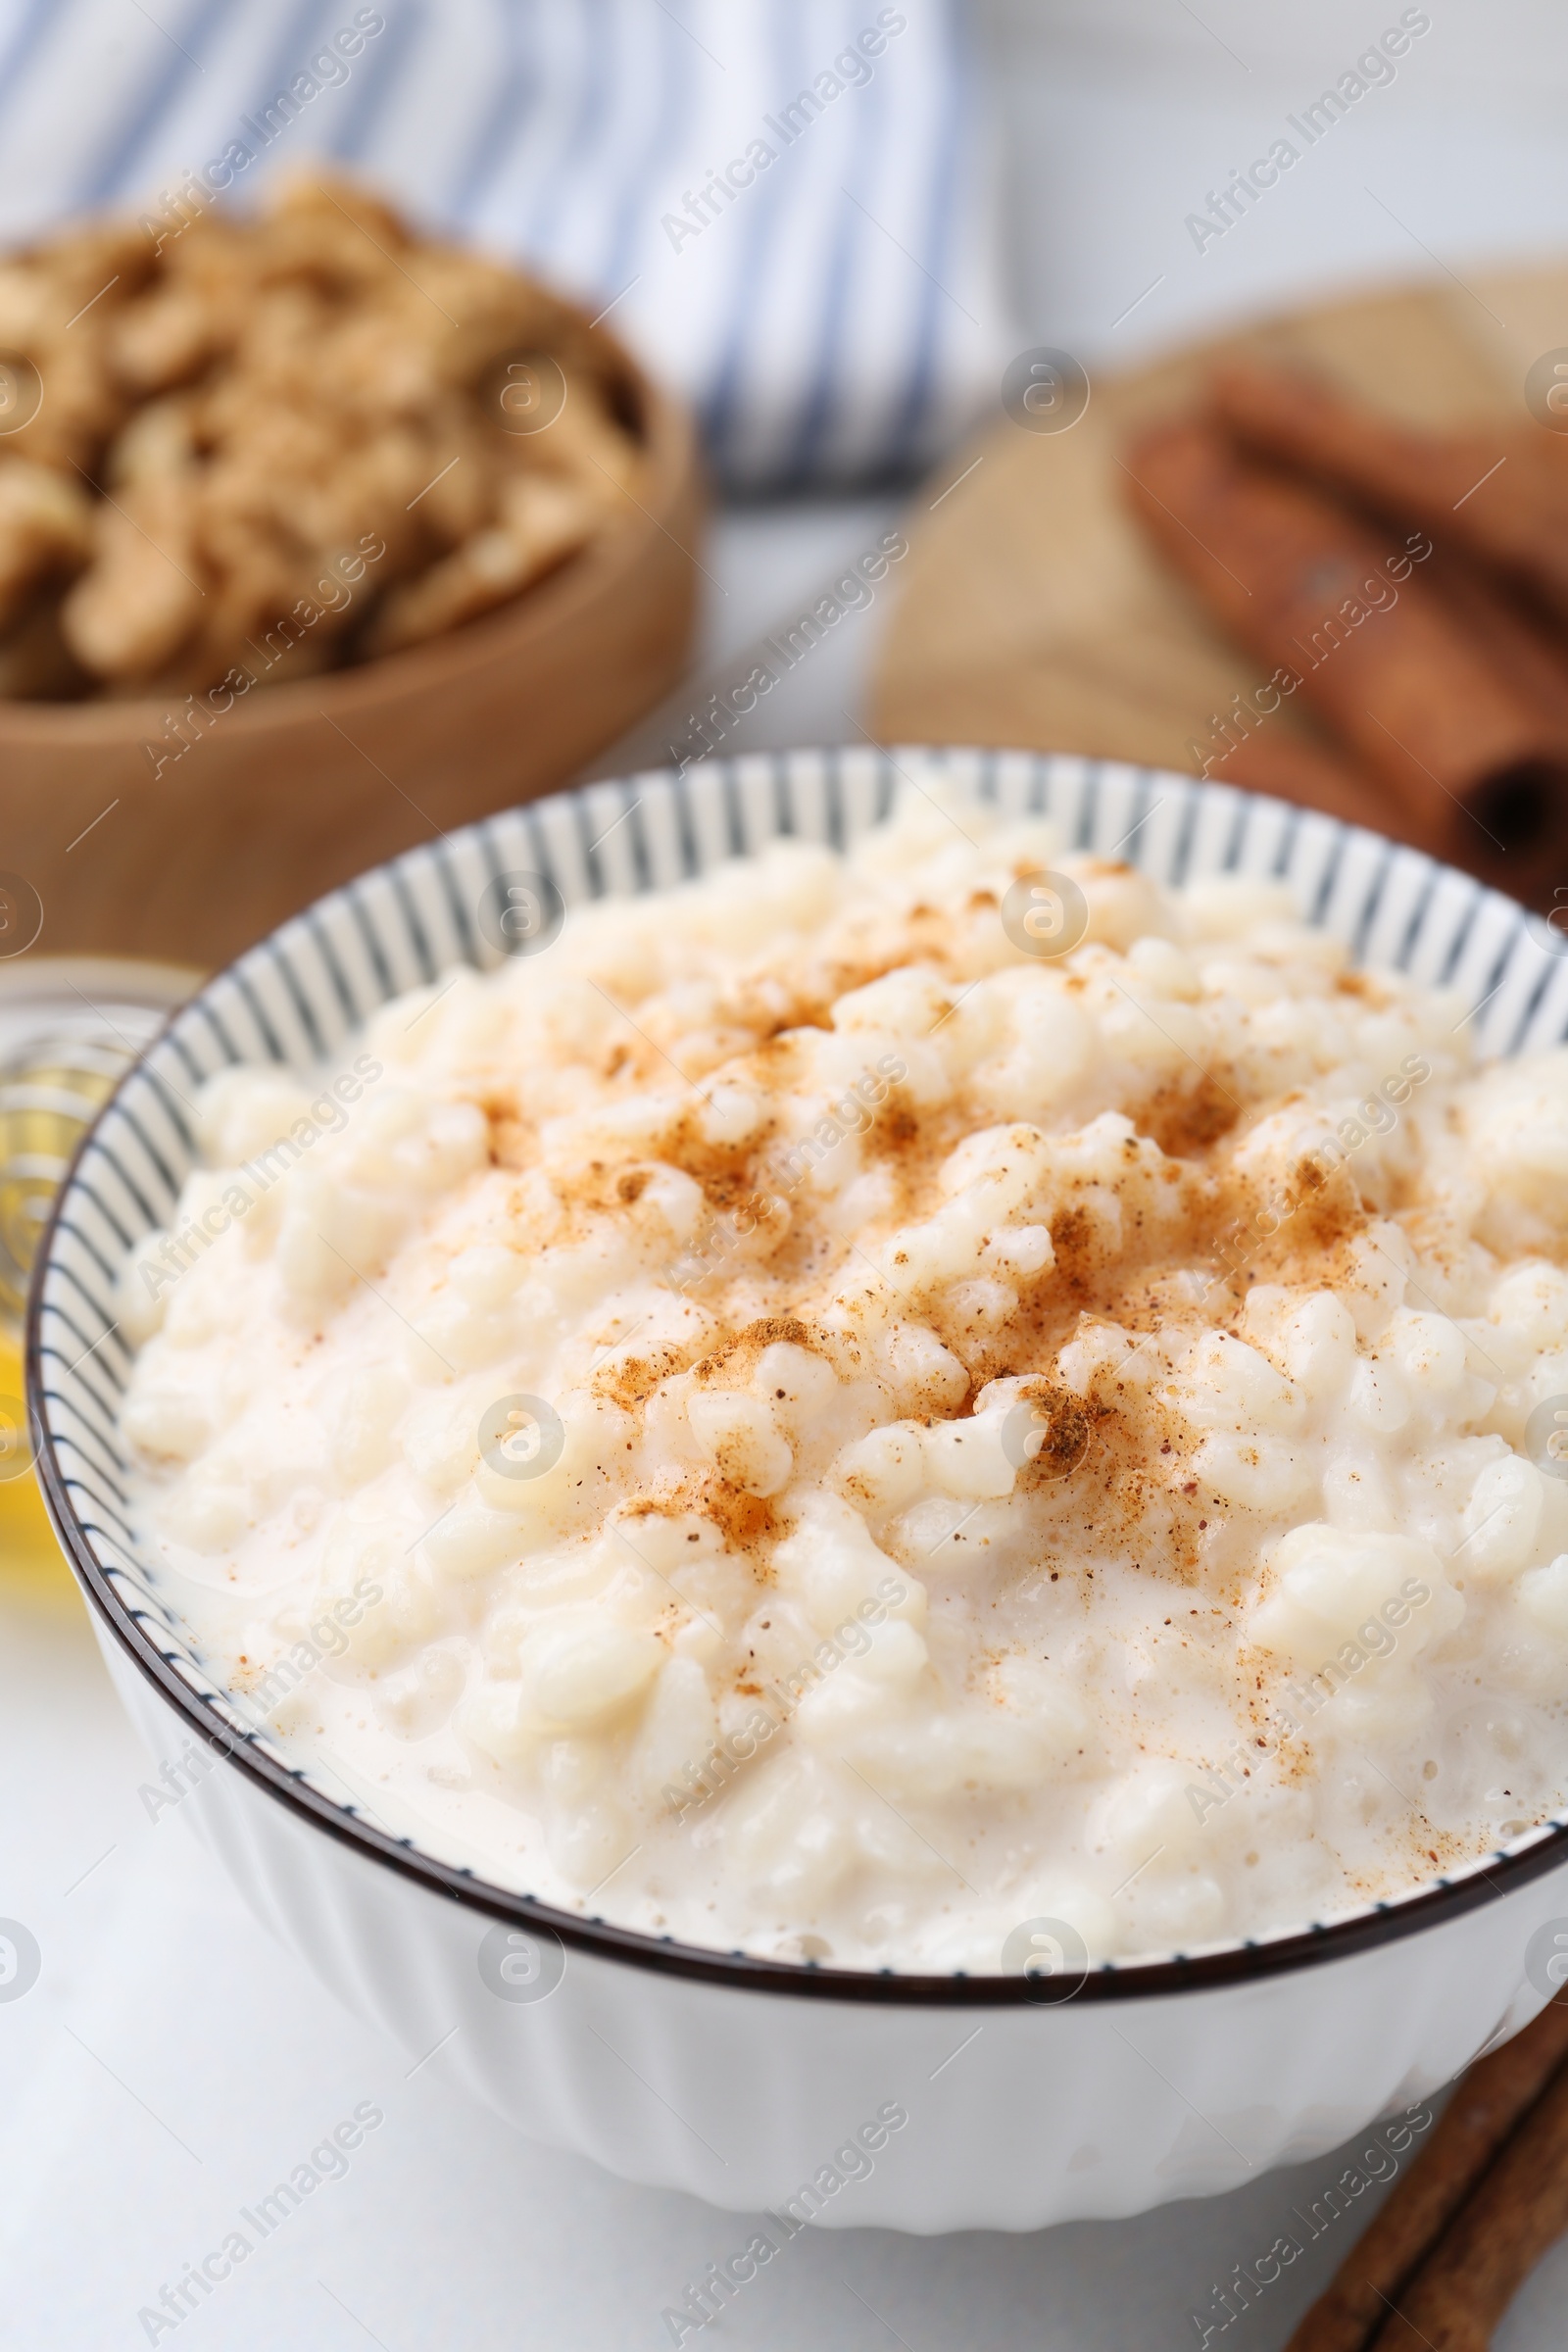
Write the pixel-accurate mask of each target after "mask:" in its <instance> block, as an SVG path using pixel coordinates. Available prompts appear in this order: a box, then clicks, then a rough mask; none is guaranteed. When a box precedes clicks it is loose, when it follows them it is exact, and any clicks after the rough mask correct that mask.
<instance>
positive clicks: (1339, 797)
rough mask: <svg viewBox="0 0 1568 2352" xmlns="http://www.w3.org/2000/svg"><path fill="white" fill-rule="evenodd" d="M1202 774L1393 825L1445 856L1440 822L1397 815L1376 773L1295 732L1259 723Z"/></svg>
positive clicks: (1305, 805)
mask: <svg viewBox="0 0 1568 2352" xmlns="http://www.w3.org/2000/svg"><path fill="white" fill-rule="evenodd" d="M1203 774H1204V776H1205V777H1206V778H1207V780H1208V781H1209V782H1210V783H1215V784H1237V785H1240V786H1241V787H1242V788H1243V789H1244V790H1245V791H1248V792H1266V793H1268V794H1270V795H1271V796H1272V797H1273V798H1274V799H1275V800H1276V801H1292V802H1294V803H1295V805H1296V806H1297V807H1298V808H1299V809H1321V810H1322V812H1323V814H1324V815H1325V816H1337V817H1338V818H1339V819H1340V821H1341V823H1342V824H1347V825H1370V826H1371V827H1372V828H1373V830H1374V831H1377V830H1382V831H1384V832H1388V831H1389V830H1390V828H1391V826H1395V827H1397V830H1398V831H1399V832H1400V834H1401V836H1402V838H1403V839H1404V840H1406V841H1408V842H1410V843H1412V844H1413V845H1414V847H1415V848H1417V849H1420V850H1427V851H1430V853H1431V854H1432V856H1433V857H1439V858H1440V857H1444V856H1446V854H1447V840H1446V832H1445V829H1444V827H1443V826H1442V825H1441V823H1439V824H1433V825H1431V826H1424V825H1423V824H1422V823H1420V822H1419V820H1417V819H1415V818H1412V817H1410V816H1409V815H1408V813H1405V814H1403V815H1400V814H1398V813H1397V811H1396V810H1395V809H1394V808H1393V807H1392V805H1391V804H1390V803H1389V802H1388V801H1387V799H1386V797H1385V795H1384V793H1383V791H1382V788H1381V787H1380V785H1379V783H1378V781H1377V779H1376V778H1375V777H1373V776H1369V775H1368V774H1367V773H1366V772H1365V770H1364V769H1360V768H1357V766H1356V765H1355V763H1354V761H1353V760H1350V759H1349V758H1348V757H1347V756H1344V755H1340V756H1336V754H1334V753H1333V752H1331V751H1320V750H1319V749H1318V747H1317V746H1316V744H1313V743H1307V742H1304V741H1303V740H1302V738H1301V737H1300V736H1299V735H1292V734H1287V733H1285V732H1283V731H1280V730H1274V731H1270V730H1269V729H1268V728H1267V727H1265V726H1259V727H1258V728H1257V730H1256V731H1255V732H1254V733H1252V734H1250V735H1249V736H1247V738H1246V739H1245V740H1244V741H1243V742H1241V743H1239V744H1237V746H1236V748H1235V749H1234V750H1233V751H1229V752H1226V753H1223V754H1222V755H1221V757H1220V758H1219V759H1217V760H1209V761H1208V762H1207V764H1206V765H1205V767H1204V769H1203Z"/></svg>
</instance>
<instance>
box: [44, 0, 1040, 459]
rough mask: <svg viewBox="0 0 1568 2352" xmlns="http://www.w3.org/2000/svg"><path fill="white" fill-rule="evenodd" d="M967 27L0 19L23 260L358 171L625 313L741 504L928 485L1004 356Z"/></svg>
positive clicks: (551, 5) (545, 14)
mask: <svg viewBox="0 0 1568 2352" xmlns="http://www.w3.org/2000/svg"><path fill="white" fill-rule="evenodd" d="M955 5H956V0H900V5H899V6H898V7H884V6H881V5H879V0H379V4H378V5H377V6H376V7H373V8H366V7H360V6H358V5H357V4H356V0H278V4H276V5H273V4H271V0H153V5H152V6H150V7H149V8H143V7H141V6H140V5H139V0H0V238H4V239H6V240H14V239H16V238H17V237H19V236H23V235H28V234H32V233H34V232H36V231H38V230H40V229H44V228H47V227H48V226H50V225H51V224H52V223H54V222H55V221H60V220H63V219H66V218H70V217H73V216H75V215H78V214H80V213H82V212H83V211H87V210H91V209H93V208H95V207H104V206H113V205H121V204H126V203H133V204H136V205H138V206H139V205H141V204H142V203H144V202H145V201H147V200H148V199H149V198H156V196H157V193H158V191H160V190H172V189H173V188H174V187H175V186H177V184H178V182H179V181H180V179H181V177H182V175H183V174H184V173H186V172H190V171H195V172H202V171H203V170H204V169H205V168H206V167H207V166H208V165H209V164H212V163H218V164H219V165H220V166H221V161H222V158H223V157H224V155H225V153H227V154H228V155H229V156H230V159H231V160H230V163H229V164H228V166H227V167H226V168H227V170H228V171H229V173H230V176H231V181H232V188H231V193H232V196H233V197H234V198H237V199H239V200H241V201H244V200H248V198H249V196H250V193H251V191H253V190H254V189H256V188H257V187H259V186H260V185H261V184H262V182H263V181H264V180H265V178H266V177H267V176H268V175H269V174H270V172H274V171H276V170H278V169H279V168H280V167H286V166H287V165H288V164H289V163H290V162H294V163H297V162H299V161H300V160H302V159H303V158H305V157H307V156H310V155H320V156H326V157H332V158H336V159H337V160H338V161H339V162H341V163H342V164H344V165H345V166H347V167H349V168H351V169H353V170H354V171H356V172H363V173H365V174H366V175H368V177H369V178H371V179H372V180H374V181H377V182H378V183H380V184H381V185H382V186H383V187H385V188H386V189H387V190H388V191H389V192H390V193H392V194H393V195H394V196H396V197H398V198H400V199H402V200H403V201H405V202H406V203H408V204H409V205H411V206H412V207H413V208H414V209H415V210H416V212H417V215H418V216H419V217H420V218H421V219H423V220H424V221H427V222H429V223H430V224H432V225H434V226H437V227H441V228H445V229H449V230H455V231H458V232H461V233H465V234H469V235H472V236H473V237H475V238H477V239H478V240H480V241H481V242H482V243H484V244H487V245H489V246H491V247H492V248H494V249H496V250H498V251H501V252H503V253H506V254H509V255H511V256H513V257H515V258H516V259H518V260H521V261H524V262H527V263H530V264H532V265H534V266H535V267H537V268H538V269H539V270H542V271H544V272H545V273H547V274H548V275H549V276H550V277H552V278H553V279H554V280H556V281H557V282H558V283H560V284H562V285H563V286H564V287H565V288H566V289H568V290H569V291H571V292H573V293H576V294H578V295H579V296H581V297H582V298H583V299H584V300H585V301H586V302H587V303H588V304H589V305H590V307H591V308H592V309H593V310H594V311H595V312H598V311H601V310H603V309H604V308H605V307H606V306H609V308H610V315H611V318H612V319H613V323H614V325H615V326H616V327H617V329H618V330H619V331H620V332H621V333H622V334H623V335H624V336H625V337H626V339H627V340H628V341H629V342H630V343H631V344H632V345H633V346H634V347H635V348H636V349H637V350H638V351H639V352H640V354H641V355H642V356H643V357H644V358H645V359H646V360H647V361H648V362H649V364H650V365H651V366H653V367H654V368H657V369H658V370H660V371H661V372H662V375H663V376H664V378H665V379H666V380H667V381H669V382H672V383H673V384H675V385H676V386H678V387H679V388H680V389H681V390H683V391H684V392H685V393H686V394H687V395H688V396H689V397H690V398H691V399H692V400H694V401H695V403H696V404H697V407H698V410H699V413H700V415H701V417H702V420H703V424H704V429H705V432H706V436H707V441H708V446H709V451H710V456H711V463H712V466H713V467H714V470H715V472H716V473H717V475H718V476H719V478H720V479H721V480H722V481H723V482H725V483H726V484H727V485H729V486H730V487H731V488H741V489H760V488H765V487H778V486H781V485H786V484H802V483H809V482H843V481H848V480H853V479H857V478H865V477H867V476H871V475H875V474H879V473H888V472H896V471H901V470H906V469H907V468H909V467H912V466H919V465H923V464H925V463H927V462H928V461H929V460H930V459H932V458H933V457H934V456H935V455H936V454H937V453H938V452H939V451H940V450H941V449H942V448H943V447H944V446H945V445H946V444H947V443H948V442H950V441H951V440H952V439H953V438H954V436H955V435H956V433H957V432H959V431H960V430H962V429H963V427H964V426H965V425H966V424H967V423H968V422H970V421H971V419H972V418H973V417H974V416H975V414H976V413H977V411H978V410H979V409H980V408H981V407H982V406H983V405H984V404H985V403H987V402H994V401H995V399H996V395H997V385H998V379H999V377H1000V374H1001V370H1002V368H1003V366H1004V365H1005V360H1006V358H1007V356H1008V351H1009V349H1010V345H1009V342H1008V337H1007V332H1006V323H1005V303H1004V299H1003V296H1002V292H1001V285H1000V272H999V269H998V266H997V258H996V253H995V240H994V235H993V225H992V206H991V202H990V195H989V190H988V188H987V186H986V182H985V173H984V170H983V164H982V158H981V154H980V144H981V143H980V142H979V140H978V139H977V137H976V135H975V125H974V110H973V105H972V92H971V90H970V87H969V78H968V72H967V64H966V60H965V57H964V53H963V46H962V42H961V39H960V37H959V32H958V28H957V26H956V23H955V19H954V13H953V12H954V7H955ZM155 18H156V20H157V21H156V22H155V21H154V19H155ZM284 93H287V94H288V96H289V100H290V103H289V104H287V105H285V104H282V103H280V95H281V94H284ZM269 110H270V113H269ZM247 125H248V127H246V126H247ZM231 143H232V144H231ZM246 150H248V151H249V152H250V154H251V156H252V159H253V160H251V161H249V162H238V163H236V162H235V161H234V160H232V159H233V158H234V157H235V156H236V155H238V154H241V153H243V152H244V151H246ZM217 176H219V177H221V170H220V172H219V173H218V174H217ZM209 184H211V182H209Z"/></svg>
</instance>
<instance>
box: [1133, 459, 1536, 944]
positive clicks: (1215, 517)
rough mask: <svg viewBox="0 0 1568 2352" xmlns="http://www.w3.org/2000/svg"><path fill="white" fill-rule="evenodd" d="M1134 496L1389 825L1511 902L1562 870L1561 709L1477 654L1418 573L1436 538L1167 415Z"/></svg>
mask: <svg viewBox="0 0 1568 2352" xmlns="http://www.w3.org/2000/svg"><path fill="white" fill-rule="evenodd" d="M1127 471H1128V473H1129V476H1130V479H1131V483H1132V494H1133V499H1134V504H1135V505H1136V507H1137V509H1138V512H1139V513H1140V515H1142V517H1143V519H1144V521H1145V522H1146V523H1147V525H1148V526H1149V529H1150V530H1151V532H1152V534H1153V536H1154V538H1155V539H1156V540H1157V541H1158V543H1159V545H1160V547H1161V549H1162V550H1163V552H1164V554H1165V556H1166V557H1167V559H1168V560H1169V561H1170V562H1171V563H1172V564H1173V565H1174V566H1175V567H1176V569H1177V570H1178V571H1180V572H1181V573H1182V574H1183V575H1184V576H1185V577H1186V578H1187V579H1188V580H1189V581H1191V583H1192V584H1193V586H1194V587H1195V588H1196V589H1197V590H1198V591H1199V593H1200V594H1201V596H1202V597H1203V599H1204V601H1205V603H1206V604H1207V605H1208V606H1209V608H1210V610H1211V611H1212V612H1213V613H1215V615H1216V616H1217V617H1218V618H1219V620H1220V621H1221V622H1222V623H1223V624H1224V625H1225V627H1226V628H1227V629H1228V630H1229V631H1230V632H1231V633H1232V634H1233V635H1234V636H1235V637H1237V638H1238V639H1239V640H1240V641H1241V642H1242V643H1243V644H1244V645H1245V646H1247V647H1248V648H1249V650H1250V652H1251V653H1252V654H1253V655H1254V656H1255V658H1256V659H1257V660H1258V662H1260V663H1262V664H1264V665H1266V666H1272V667H1275V668H1276V669H1280V668H1283V669H1285V670H1288V671H1290V672H1291V673H1293V674H1294V675H1295V677H1296V678H1297V679H1298V681H1299V691H1300V692H1301V694H1302V695H1303V696H1304V698H1305V699H1306V700H1307V701H1308V702H1309V703H1311V704H1312V705H1313V707H1314V708H1315V709H1316V710H1317V711H1319V712H1321V714H1322V715H1323V717H1324V718H1325V719H1326V720H1327V721H1328V723H1329V725H1330V727H1331V729H1332V730H1333V731H1334V732H1335V733H1336V734H1337V735H1339V736H1340V737H1341V738H1342V739H1343V740H1344V741H1345V742H1346V744H1347V745H1348V747H1349V750H1350V752H1351V754H1352V756H1353V757H1354V759H1355V760H1356V761H1357V762H1358V763H1359V764H1360V765H1362V766H1364V767H1365V768H1366V769H1367V770H1369V771H1370V772H1371V773H1372V774H1373V775H1375V776H1376V777H1377V778H1379V779H1380V780H1381V782H1382V784H1383V786H1384V788H1385V792H1386V795H1387V798H1388V801H1389V803H1390V805H1391V807H1392V808H1393V809H1395V810H1397V811H1398V812H1399V816H1400V817H1401V818H1402V820H1403V821H1402V822H1401V823H1399V825H1398V826H1397V829H1398V830H1400V831H1406V830H1412V831H1418V833H1419V837H1420V838H1422V839H1423V840H1424V841H1426V842H1429V843H1431V844H1432V845H1434V846H1435V847H1437V848H1438V850H1439V853H1440V854H1441V855H1443V856H1445V857H1446V858H1451V859H1453V860H1454V862H1456V863H1459V864H1464V865H1467V866H1470V867H1471V868H1472V869H1479V870H1481V871H1483V872H1486V873H1487V874H1488V875H1489V878H1491V879H1494V880H1496V881H1498V882H1499V883H1501V884H1503V885H1504V886H1505V887H1511V889H1512V891H1513V893H1514V895H1515V896H1516V897H1527V896H1532V895H1539V893H1540V889H1541V884H1540V881H1539V879H1538V878H1537V877H1534V876H1532V875H1531V874H1530V873H1528V872H1527V871H1526V870H1525V863H1526V860H1527V859H1529V860H1530V861H1532V862H1533V863H1535V864H1536V865H1537V867H1538V873H1539V871H1544V870H1546V869H1548V868H1554V869H1555V870H1556V871H1557V872H1558V873H1561V872H1563V871H1565V870H1568V866H1565V864H1564V860H1565V859H1568V712H1561V713H1560V712H1559V711H1558V710H1557V709H1556V708H1555V707H1553V706H1552V705H1551V704H1549V703H1546V702H1544V701H1543V700H1542V699H1540V698H1539V697H1537V696H1535V695H1534V694H1532V693H1531V692H1529V691H1527V690H1526V689H1525V688H1524V687H1523V686H1522V685H1521V684H1520V683H1519V682H1518V681H1517V679H1516V678H1515V677H1514V676H1513V675H1512V674H1509V673H1506V672H1505V671H1504V670H1503V669H1502V668H1500V667H1499V666H1498V665H1497V664H1496V663H1495V662H1494V661H1490V660H1488V659H1487V657H1486V655H1485V653H1484V652H1483V650H1482V648H1481V647H1480V646H1479V645H1478V644H1477V643H1476V642H1474V641H1473V639H1472V637H1471V635H1470V634H1469V633H1467V631H1466V629H1465V627H1464V626H1463V625H1462V623H1461V622H1460V621H1459V620H1458V618H1457V617H1456V616H1455V615H1454V614H1453V613H1451V612H1450V611H1449V609H1448V608H1447V606H1446V604H1445V603H1444V601H1443V599H1442V598H1441V596H1440V595H1439V594H1438V593H1437V592H1436V591H1435V590H1434V589H1433V588H1431V587H1429V586H1428V585H1427V583H1426V581H1425V579H1424V578H1423V577H1422V575H1421V571H1420V564H1421V563H1422V562H1423V561H1424V560H1425V559H1426V558H1427V557H1429V556H1430V553H1431V548H1432V542H1431V541H1430V540H1429V539H1427V538H1426V537H1425V536H1424V534H1422V533H1420V532H1415V533H1413V534H1410V535H1409V536H1408V538H1407V540H1406V542H1404V543H1402V544H1401V543H1399V542H1398V541H1396V540H1393V539H1392V538H1391V536H1390V535H1389V534H1382V535H1379V533H1378V532H1377V531H1376V530H1375V529H1373V528H1371V527H1369V526H1367V525H1365V524H1363V523H1362V522H1360V521H1358V520H1357V519H1355V518H1354V517H1352V516H1351V515H1348V514H1346V513H1345V512H1344V511H1343V510H1342V509H1340V508H1338V507H1337V506H1335V505H1334V504H1333V503H1332V502H1331V501H1330V500H1329V499H1327V498H1326V497H1324V496H1322V495H1320V494H1319V493H1317V492H1315V491H1313V490H1311V489H1308V488H1305V487H1303V486H1302V485H1301V484H1299V483H1298V482H1295V481H1292V480H1290V479H1288V478H1286V477H1285V476H1284V475H1282V474H1280V473H1279V472H1277V471H1276V470H1274V469H1272V468H1270V467H1267V466H1262V465H1260V464H1259V463H1258V462H1257V461H1256V460H1254V459H1251V458H1249V457H1247V456H1246V455H1244V454H1243V453H1241V452H1240V451H1239V450H1238V449H1237V448H1236V447H1235V446H1234V445H1233V444H1232V443H1231V442H1230V441H1229V440H1228V439H1227V438H1226V437H1225V435H1223V434H1222V433H1221V432H1220V431H1218V430H1217V429H1216V428H1215V427H1213V426H1210V425H1206V424H1202V423H1184V424H1177V425H1167V426H1162V427H1160V428H1159V429H1158V430H1157V431H1155V432H1153V433H1151V434H1150V435H1148V436H1147V437H1146V438H1145V439H1144V440H1143V441H1142V442H1141V443H1139V444H1138V445H1137V446H1136V447H1135V448H1134V449H1133V450H1132V451H1131V452H1130V453H1129V457H1128V461H1127Z"/></svg>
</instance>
